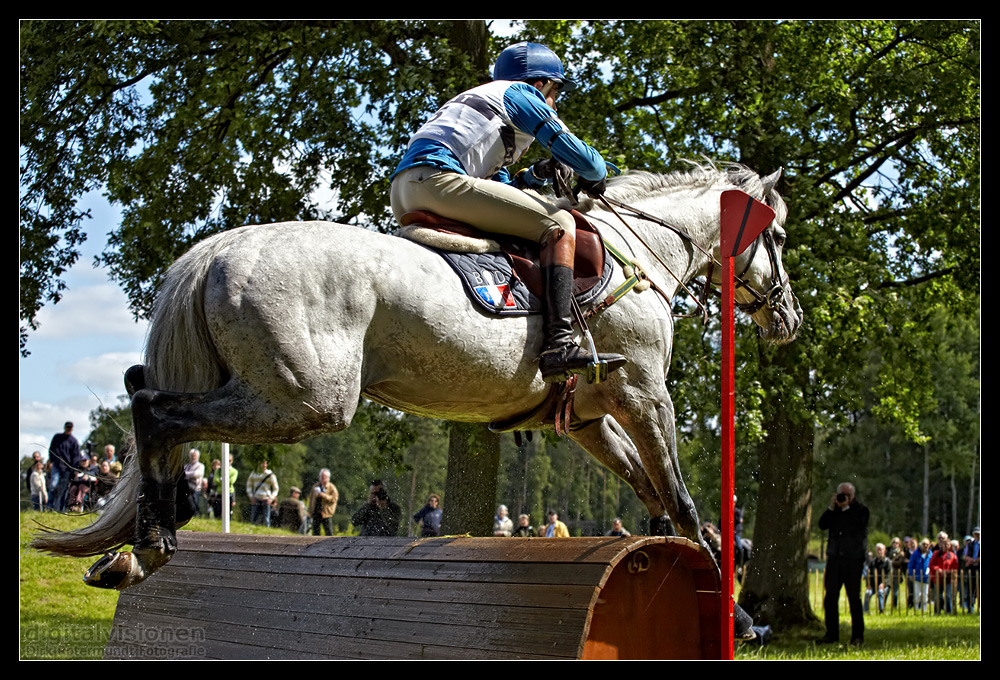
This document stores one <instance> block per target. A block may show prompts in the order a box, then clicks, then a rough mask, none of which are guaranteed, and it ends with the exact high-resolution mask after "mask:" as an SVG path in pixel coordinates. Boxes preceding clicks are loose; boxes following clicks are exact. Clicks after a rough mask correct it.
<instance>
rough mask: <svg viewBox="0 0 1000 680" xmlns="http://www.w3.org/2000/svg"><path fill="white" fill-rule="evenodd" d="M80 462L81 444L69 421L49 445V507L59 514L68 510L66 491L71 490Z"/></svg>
mask: <svg viewBox="0 0 1000 680" xmlns="http://www.w3.org/2000/svg"><path fill="white" fill-rule="evenodd" d="M78 460H80V442H78V441H77V440H76V437H74V436H73V423H71V422H69V421H67V422H66V424H65V425H63V431H62V432H61V433H58V434H56V435H55V436H53V437H52V443H51V444H49V462H50V463H52V472H51V475H50V478H49V483H50V486H49V507H51V508H52V509H53V510H56V511H57V512H62V511H64V510H65V509H66V491H67V489H68V488H69V482H70V474H71V473H72V472H73V466H74V465H76V462H77V461H78Z"/></svg>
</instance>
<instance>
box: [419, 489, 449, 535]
mask: <svg viewBox="0 0 1000 680" xmlns="http://www.w3.org/2000/svg"><path fill="white" fill-rule="evenodd" d="M442 517H444V510H443V509H442V508H441V498H440V497H438V495H437V494H434V493H432V494H431V495H430V497H429V498H428V499H427V505H425V506H424V507H422V508H421V509H420V511H419V512H417V514H415V515H414V516H413V521H414V522H419V523H420V536H421V538H426V537H428V536H440V535H441V519H442Z"/></svg>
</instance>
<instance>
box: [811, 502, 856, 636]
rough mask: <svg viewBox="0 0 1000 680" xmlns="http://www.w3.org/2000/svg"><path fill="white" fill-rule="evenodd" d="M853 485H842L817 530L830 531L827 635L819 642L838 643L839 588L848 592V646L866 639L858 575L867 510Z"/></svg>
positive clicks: (827, 569) (827, 550)
mask: <svg viewBox="0 0 1000 680" xmlns="http://www.w3.org/2000/svg"><path fill="white" fill-rule="evenodd" d="M854 494H855V491H854V485H853V484H851V483H849V482H844V483H843V484H841V485H840V486H838V487H837V493H836V495H834V496H833V498H831V499H830V506H829V507H828V508H827V510H826V512H824V513H823V515H822V516H821V517H820V518H819V528H820V529H823V530H827V531H829V532H830V538H829V541H828V543H827V548H826V574H825V582H826V598H825V599H824V601H823V605H824V609H825V613H826V635H824V636H823V637H822V638H820V640H819V642H820V643H830V642H838V641H839V640H840V612H839V601H840V589H841V588H842V587H843V588H845V589H846V590H847V603H848V604H849V605H850V608H851V644H852V645H862V644H864V640H865V618H864V611H863V609H862V606H861V574H862V571H863V570H864V566H865V556H866V553H867V550H868V508H867V507H865V506H864V505H862V504H861V503H859V502H858V500H857V499H856V498H855V497H854Z"/></svg>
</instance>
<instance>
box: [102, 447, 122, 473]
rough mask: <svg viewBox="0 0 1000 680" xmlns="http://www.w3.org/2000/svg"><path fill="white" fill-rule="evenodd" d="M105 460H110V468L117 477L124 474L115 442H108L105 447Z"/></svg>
mask: <svg viewBox="0 0 1000 680" xmlns="http://www.w3.org/2000/svg"><path fill="white" fill-rule="evenodd" d="M104 460H106V461H108V468H109V469H110V470H111V474H112V475H114V476H115V477H120V476H121V474H122V462H121V461H120V460H118V456H117V454H116V453H115V445H114V444H108V445H107V446H105V447H104Z"/></svg>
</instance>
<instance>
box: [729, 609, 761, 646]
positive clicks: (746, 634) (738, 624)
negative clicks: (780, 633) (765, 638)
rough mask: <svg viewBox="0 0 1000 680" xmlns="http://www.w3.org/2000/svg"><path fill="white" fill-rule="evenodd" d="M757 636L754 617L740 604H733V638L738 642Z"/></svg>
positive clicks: (747, 640)
mask: <svg viewBox="0 0 1000 680" xmlns="http://www.w3.org/2000/svg"><path fill="white" fill-rule="evenodd" d="M756 637H757V633H756V631H754V629H753V619H752V618H750V615H749V614H747V612H746V610H745V609H743V607H741V606H739V605H738V604H734V605H733V639H734V640H736V641H737V642H749V641H750V640H753V639H755V638H756Z"/></svg>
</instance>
